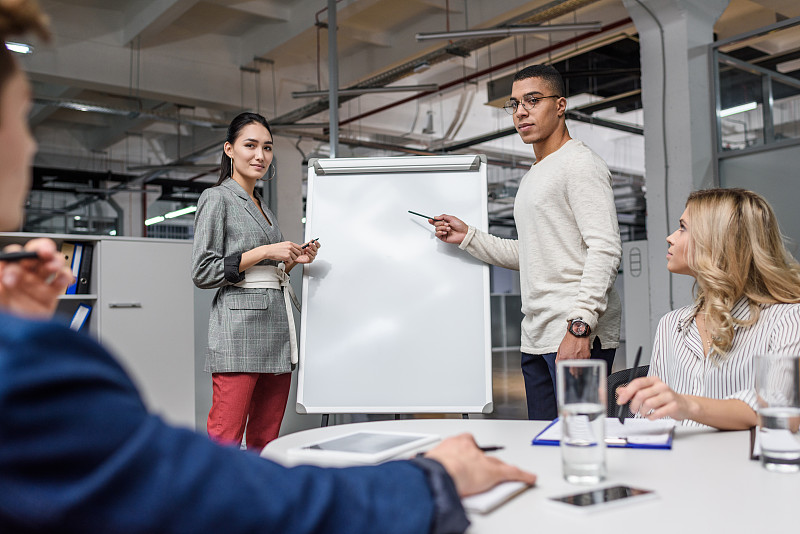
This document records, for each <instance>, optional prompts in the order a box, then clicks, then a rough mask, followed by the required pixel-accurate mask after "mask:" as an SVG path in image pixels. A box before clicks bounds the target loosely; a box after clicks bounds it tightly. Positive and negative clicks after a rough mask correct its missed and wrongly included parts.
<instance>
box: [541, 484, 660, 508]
mask: <svg viewBox="0 0 800 534" xmlns="http://www.w3.org/2000/svg"><path fill="white" fill-rule="evenodd" d="M655 496H656V493H655V492H654V491H653V490H648V489H642V488H633V487H631V486H608V487H605V488H596V489H593V490H590V491H584V492H581V493H573V494H571V495H564V496H561V497H550V500H551V501H553V502H555V503H558V504H563V505H567V506H569V507H570V508H572V509H574V510H581V511H587V512H588V511H594V510H600V509H603V508H606V507H607V506H610V505H617V504H621V503H626V502H638V501H641V500H645V499H647V498H652V497H655Z"/></svg>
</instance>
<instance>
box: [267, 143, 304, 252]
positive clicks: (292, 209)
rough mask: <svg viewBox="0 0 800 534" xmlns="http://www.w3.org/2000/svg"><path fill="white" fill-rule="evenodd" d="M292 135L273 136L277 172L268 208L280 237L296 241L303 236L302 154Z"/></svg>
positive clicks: (300, 239)
mask: <svg viewBox="0 0 800 534" xmlns="http://www.w3.org/2000/svg"><path fill="white" fill-rule="evenodd" d="M295 142H296V140H295V139H290V138H286V137H280V136H275V137H273V143H274V147H273V150H274V151H275V160H276V161H277V162H278V163H277V167H278V175H277V177H276V178H275V179H274V180H273V182H274V184H270V185H272V187H271V189H272V191H274V194H275V198H270V199H269V205H270V209H272V210H273V211H274V212H275V215H276V216H277V217H278V225H279V226H280V228H281V232H283V237H284V238H285V239H287V240H289V241H294V242H296V243H299V242H300V241H302V240H303V223H302V218H303V172H304V169H303V157H302V156H301V155H300V152H298V150H297V149H296V148H295V146H294V143H295Z"/></svg>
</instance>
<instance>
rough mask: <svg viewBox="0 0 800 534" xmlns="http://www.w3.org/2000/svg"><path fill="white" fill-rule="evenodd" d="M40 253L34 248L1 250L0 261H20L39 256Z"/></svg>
mask: <svg viewBox="0 0 800 534" xmlns="http://www.w3.org/2000/svg"><path fill="white" fill-rule="evenodd" d="M38 257H39V254H38V253H37V252H34V251H32V250H20V251H18V252H0V261H20V260H28V259H34V258H38Z"/></svg>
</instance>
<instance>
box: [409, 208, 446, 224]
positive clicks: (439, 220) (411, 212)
mask: <svg viewBox="0 0 800 534" xmlns="http://www.w3.org/2000/svg"><path fill="white" fill-rule="evenodd" d="M408 213H410V214H411V215H417V216H418V217H425V218H426V219H433V217H428V216H427V215H423V214H421V213H417V212H416V211H411V210H408ZM433 220H434V221H437V222H441V221H443V220H444V219H433Z"/></svg>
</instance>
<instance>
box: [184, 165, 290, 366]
mask: <svg viewBox="0 0 800 534" xmlns="http://www.w3.org/2000/svg"><path fill="white" fill-rule="evenodd" d="M255 194H256V197H257V198H258V199H259V201H261V197H260V196H259V195H258V192H256V193H255ZM261 205H262V207H263V208H264V212H265V213H266V214H267V217H268V218H269V220H270V222H271V223H272V225H270V224H269V223H268V222H267V220H266V219H265V218H264V216H263V215H262V214H261V212H260V211H259V210H258V207H257V206H256V205H255V204H254V203H253V201H252V200H250V197H249V196H248V194H247V192H246V191H245V190H244V189H242V187H241V186H240V185H239V184H238V183H236V181H234V180H232V179H230V178H229V179H227V180H225V181H224V182H223V183H222V184H221V185H219V186H217V187H210V188H208V189H206V190H205V191H203V194H202V195H200V201H199V202H198V204H197V213H196V214H195V222H194V246H193V248H192V280H193V281H194V284H195V285H196V286H197V287H199V288H202V289H213V288H218V289H217V294H216V295H215V296H214V300H213V302H212V303H211V317H210V319H209V324H208V350H207V351H206V365H205V370H206V371H207V372H212V373H225V372H237V373H284V372H288V371H291V361H290V348H289V322H288V319H287V317H286V307H285V304H284V299H283V294H282V292H281V291H280V290H279V289H264V288H242V287H237V286H235V285H233V284H235V283H237V282H239V281H241V280H243V279H244V273H240V272H239V261H240V260H241V257H242V253H243V252H247V251H248V250H252V249H254V248H256V247H259V246H261V245H268V244H271V243H279V242H281V241H283V235H282V234H281V231H280V229H279V228H278V224H277V221H276V219H275V215H274V214H273V213H272V212H271V211H270V210H269V209H267V208H266V207H264V203H263V202H261ZM259 265H277V262H275V261H264V262H261V263H260V264H259Z"/></svg>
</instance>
